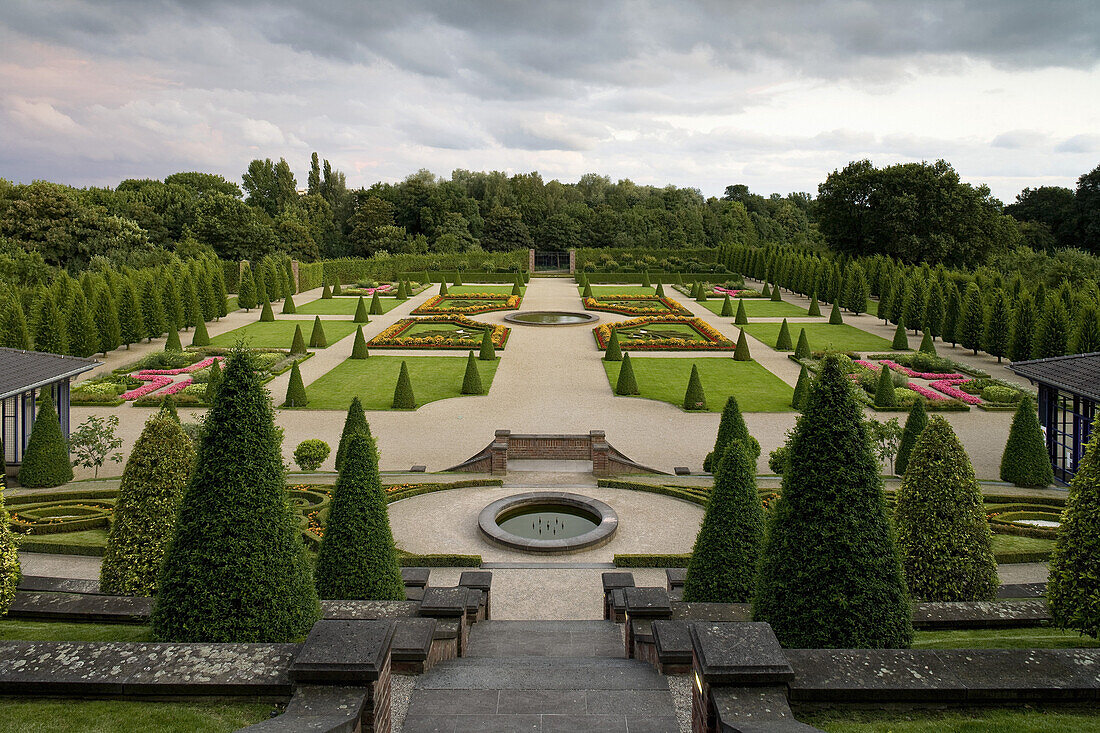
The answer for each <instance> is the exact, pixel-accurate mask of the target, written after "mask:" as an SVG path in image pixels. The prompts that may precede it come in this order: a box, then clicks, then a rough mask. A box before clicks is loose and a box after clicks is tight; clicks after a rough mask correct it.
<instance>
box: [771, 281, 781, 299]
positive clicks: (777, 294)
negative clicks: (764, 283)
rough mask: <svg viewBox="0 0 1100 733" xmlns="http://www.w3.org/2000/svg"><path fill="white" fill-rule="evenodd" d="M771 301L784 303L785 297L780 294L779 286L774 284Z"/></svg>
mask: <svg viewBox="0 0 1100 733" xmlns="http://www.w3.org/2000/svg"><path fill="white" fill-rule="evenodd" d="M771 300H772V302H773V303H781V302H783V295H782V294H781V293H780V292H779V286H778V285H775V284H774V283H773V284H772V294H771Z"/></svg>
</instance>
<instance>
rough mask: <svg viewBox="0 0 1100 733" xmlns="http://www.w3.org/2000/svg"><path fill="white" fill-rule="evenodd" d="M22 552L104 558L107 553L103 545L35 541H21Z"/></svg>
mask: <svg viewBox="0 0 1100 733" xmlns="http://www.w3.org/2000/svg"><path fill="white" fill-rule="evenodd" d="M19 551H20V552H42V553H46V554H49V555H86V556H89V557H103V555H104V553H105V552H106V551H107V548H106V546H103V545H77V544H66V543H64V542H39V541H35V540H28V539H20V540H19Z"/></svg>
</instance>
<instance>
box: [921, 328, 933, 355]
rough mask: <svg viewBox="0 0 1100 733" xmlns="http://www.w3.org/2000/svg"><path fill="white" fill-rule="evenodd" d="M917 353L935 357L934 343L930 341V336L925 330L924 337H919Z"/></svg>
mask: <svg viewBox="0 0 1100 733" xmlns="http://www.w3.org/2000/svg"><path fill="white" fill-rule="evenodd" d="M917 351H919V352H921V353H922V354H931V355H932V356H936V342H935V341H933V340H932V334H930V333H928V331H927V330H926V331H925V332H924V335H923V336H921V340H920V348H919V349H917Z"/></svg>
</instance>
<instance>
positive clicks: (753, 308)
mask: <svg viewBox="0 0 1100 733" xmlns="http://www.w3.org/2000/svg"><path fill="white" fill-rule="evenodd" d="M722 302H723V301H722V298H707V300H706V301H705V302H703V303H700V304H699V305H701V306H703V307H704V308H706V309H707V310H709V311H710V312H712V313H713V314H714V315H716V316H717V315H719V314H720V313H721V312H722ZM730 302H731V303H732V305H733V313H734V315H737V298H730ZM744 302H745V315H746V316H748V317H749V318H750V319H752V318H806V317H808V315H809V311H807V310H806V309H805V308H799V307H798V306H797V305H795V304H794V303H788V302H786V301H784V302H781V303H776V302H775V301H772V300H768V299H767V298H745V299H744ZM731 318H732V316H731ZM777 333H778V331H777ZM807 335H809V334H807Z"/></svg>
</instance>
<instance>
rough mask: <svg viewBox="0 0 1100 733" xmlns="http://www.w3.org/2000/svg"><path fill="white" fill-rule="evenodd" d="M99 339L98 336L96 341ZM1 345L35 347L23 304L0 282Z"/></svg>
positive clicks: (14, 347) (28, 348)
mask: <svg viewBox="0 0 1100 733" xmlns="http://www.w3.org/2000/svg"><path fill="white" fill-rule="evenodd" d="M98 341H99V339H98V338H96V339H95V342H96V343H98ZM0 346H4V347H7V348H9V349H27V350H30V349H32V348H33V347H34V344H33V343H32V342H31V332H30V329H29V328H27V318H26V314H25V313H24V312H23V304H22V303H21V302H20V300H19V298H18V297H16V295H15V294H14V293H12V292H11V291H10V290H9V289H8V288H7V286H6V285H4V284H3V283H0ZM93 353H94V352H93Z"/></svg>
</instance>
